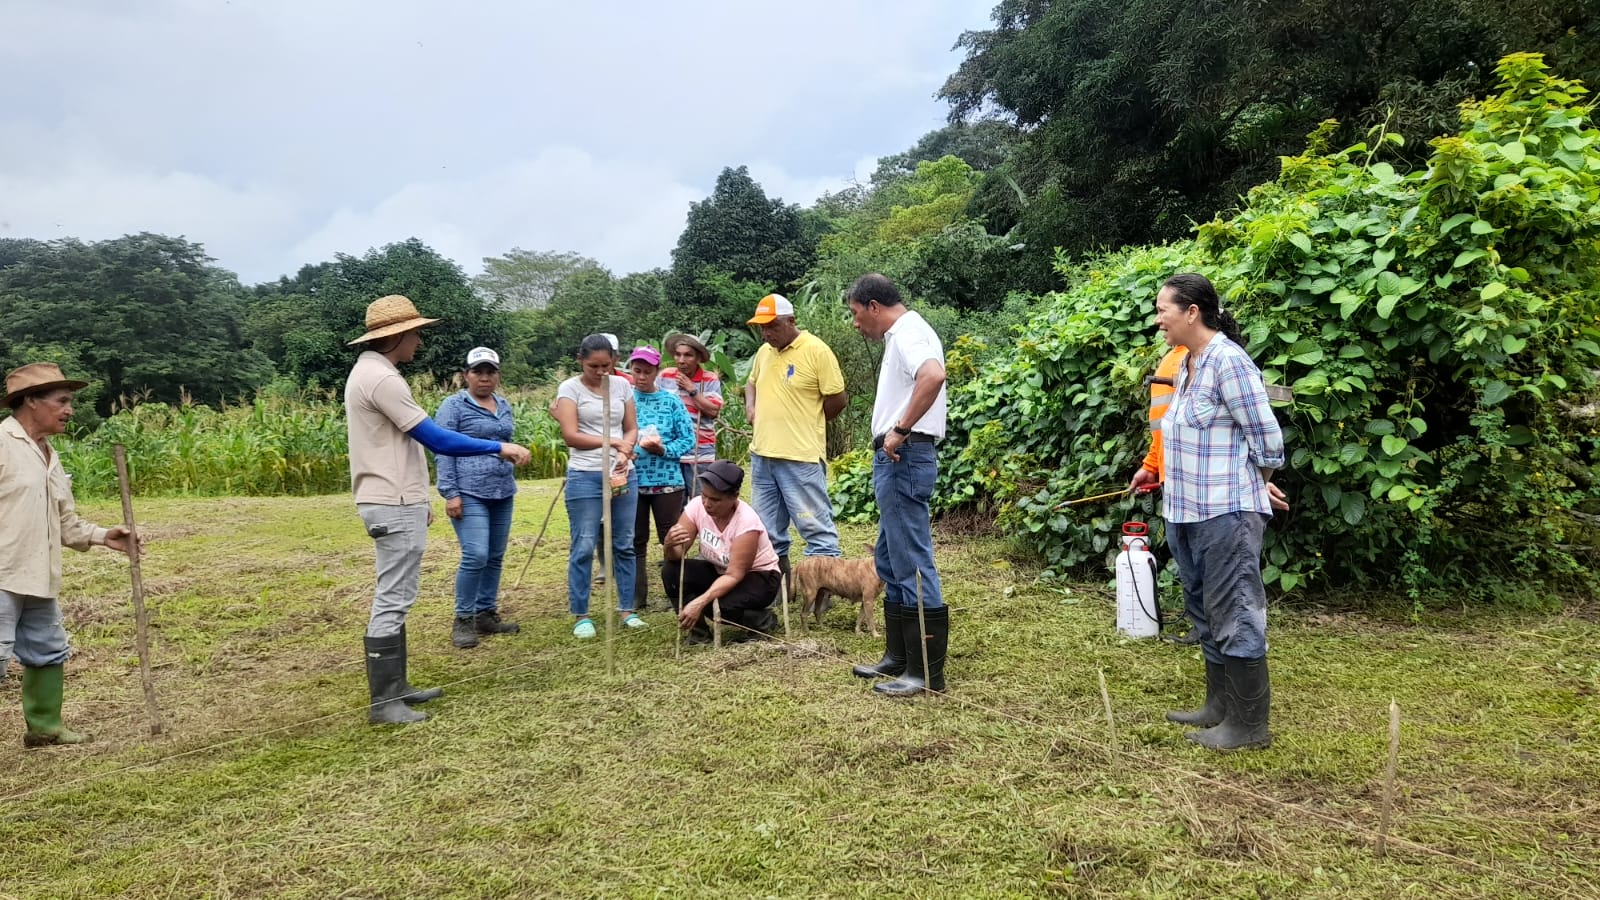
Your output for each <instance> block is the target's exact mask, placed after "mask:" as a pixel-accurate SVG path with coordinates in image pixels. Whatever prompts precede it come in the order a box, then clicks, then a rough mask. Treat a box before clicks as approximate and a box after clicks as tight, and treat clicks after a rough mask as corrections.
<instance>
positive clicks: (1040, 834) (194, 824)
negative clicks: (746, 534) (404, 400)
mask: <svg viewBox="0 0 1600 900" xmlns="http://www.w3.org/2000/svg"><path fill="white" fill-rule="evenodd" d="M556 485H557V482H555V481H542V482H527V483H525V484H524V485H523V492H522V493H521V494H520V495H519V500H518V505H517V511H516V526H515V529H514V531H513V546H512V549H511V552H510V553H509V554H508V557H507V560H506V579H505V591H504V592H503V597H502V611H503V613H504V614H505V615H506V617H507V618H508V619H511V620H513V621H518V622H520V623H521V624H522V627H523V630H522V633H520V634H517V635H505V636H495V637H490V638H486V639H485V640H484V641H483V643H482V644H481V645H480V646H479V647H478V648H476V649H474V650H470V651H462V650H456V649H454V648H453V647H451V645H450V617H451V599H450V598H451V592H452V585H453V579H454V566H455V561H456V552H457V551H456V546H455V541H454V535H453V534H452V532H451V530H450V527H449V525H448V524H447V522H445V521H444V520H443V518H442V517H441V519H440V521H438V522H436V523H435V525H434V527H433V531H432V534H431V535H430V544H429V548H428V552H427V556H426V558H425V560H424V566H423V569H424V574H423V585H422V596H421V599H420V601H419V602H418V604H417V606H416V608H415V609H414V611H413V612H412V614H411V618H410V626H409V636H410V647H411V678H412V681H413V682H414V683H416V684H418V685H422V686H431V685H439V684H443V685H446V696H445V697H444V698H443V699H441V700H438V701H435V702H433V703H431V704H428V706H427V707H425V708H426V710H427V711H428V712H429V713H430V714H431V715H432V716H433V719H432V720H431V721H429V722H426V723H423V724H421V725H415V726H407V727H398V728H396V727H388V728H374V727H370V726H368V725H367V724H366V723H365V714H364V710H362V709H361V707H362V706H363V705H364V704H365V702H366V682H365V676H364V670H363V665H362V656H361V649H360V648H361V634H362V631H363V628H364V625H365V620H366V613H367V605H368V601H369V598H370V592H371V582H372V573H371V567H372V545H371V541H370V539H368V538H367V537H366V535H365V534H364V533H363V532H362V530H361V528H360V522H359V520H358V518H357V517H356V514H355V510H354V507H353V505H352V504H351V502H350V501H349V499H348V497H344V496H330V497H310V498H282V499H264V498H250V499H221V500H191V499H161V500H142V501H140V502H139V509H138V513H139V517H140V521H141V526H142V530H143V531H144V533H145V535H146V537H147V540H148V542H149V547H148V551H147V554H146V557H145V561H144V577H145V584H146V589H147V594H148V602H149V603H150V606H151V610H152V625H153V635H152V643H153V647H154V663H155V673H156V691H157V696H158V698H159V700H160V702H161V707H162V711H163V715H164V716H165V717H166V722H167V730H166V733H165V734H163V735H162V736H160V737H152V736H150V735H149V733H148V723H147V722H146V720H145V713H144V707H143V699H142V694H141V691H140V686H139V678H138V666H137V659H136V657H135V655H134V652H133V649H132V647H133V630H132V624H131V623H132V616H131V613H130V612H129V603H128V582H127V566H126V564H125V562H123V561H122V560H121V559H120V557H117V556H115V555H113V554H111V553H108V552H106V551H104V550H96V551H94V552H93V553H90V554H68V559H67V563H68V568H67V579H66V587H65V590H64V596H63V601H64V607H65V609H66V611H67V620H68V626H69V628H70V629H71V630H72V631H73V635H74V645H75V647H76V648H77V655H76V656H75V657H74V659H73V660H72V662H70V663H69V664H68V673H69V674H68V694H67V709H66V712H67V721H68V722H69V723H70V724H72V725H73V726H74V727H79V728H81V729H83V730H87V731H89V732H91V733H93V734H94V736H95V742H94V743H92V744H89V745H87V746H85V747H81V748H70V749H69V748H60V749H52V750H46V751H31V752H24V751H23V750H22V748H21V743H20V740H18V739H17V736H18V735H19V734H20V732H21V730H22V721H21V715H20V711H19V709H18V698H17V688H16V679H15V677H13V678H12V679H11V680H9V681H7V682H5V684H4V687H0V735H10V737H6V738H5V744H4V745H3V748H0V798H4V800H5V802H4V805H3V810H4V811H3V812H0V847H4V848H6V849H5V851H4V853H5V862H4V863H3V864H0V896H5V897H10V896H15V897H44V896H49V897H87V896H124V897H156V896H160V897H165V896H182V897H189V896H211V897H266V896H272V897H317V898H321V897H401V896H406V897H522V896H608V897H609V896H646V895H648V896H696V897H749V896H785V897H788V896H865V895H872V896H880V895H883V894H886V893H887V894H892V895H912V896H924V897H972V896H1083V897H1121V896H1160V897H1189V896H1196V897H1199V896H1204V897H1263V896H1265V897H1386V898H1387V897H1428V898H1438V897H1490V896H1493V897H1549V896H1595V895H1597V894H1600V789H1597V788H1596V780H1597V779H1596V773H1597V772H1600V714H1597V712H1596V707H1595V693H1596V691H1597V690H1600V661H1597V656H1596V654H1595V652H1594V647H1595V646H1596V641H1597V639H1600V622H1597V618H1600V616H1597V615H1596V610H1595V609H1594V608H1593V607H1581V606H1580V607H1569V608H1568V609H1567V610H1566V611H1565V612H1561V613H1557V614H1537V615H1534V614H1527V613H1508V612H1503V611H1481V612H1469V613H1458V614H1453V615H1436V616H1434V617H1433V618H1431V619H1429V620H1428V621H1425V622H1422V623H1420V624H1412V623H1411V622H1409V621H1408V620H1407V618H1406V616H1405V614H1403V613H1400V612H1396V613H1394V614H1392V615H1391V614H1388V613H1386V612H1384V611H1382V610H1380V611H1378V612H1366V613H1362V614H1354V613H1340V612H1332V613H1330V612H1326V611H1323V612H1306V611H1281V610H1274V611H1273V613H1272V625H1271V638H1272V667H1273V670H1272V674H1273V688H1274V708H1273V730H1274V732H1275V734H1276V742H1275V743H1274V745H1273V747H1272V748H1271V749H1269V750H1266V751H1262V752H1258V753H1243V754H1234V755H1218V754H1213V753H1210V752H1207V751H1205V750H1202V749H1200V748H1198V747H1196V746H1194V745H1192V744H1190V743H1189V742H1187V741H1185V740H1184V739H1183V729H1182V728H1179V727H1177V726H1173V725H1169V724H1167V723H1166V722H1165V721H1164V720H1163V718H1162V716H1163V713H1164V712H1165V711H1166V710H1167V709H1170V708H1173V707H1178V706H1190V705H1193V704H1194V703H1195V702H1196V701H1197V700H1198V699H1199V698H1200V695H1201V690H1202V685H1201V680H1202V677H1203V675H1202V668H1201V664H1200V662H1199V659H1198V654H1197V653H1196V652H1195V651H1194V650H1193V649H1192V648H1178V647H1175V646H1173V645H1171V644H1169V643H1162V642H1156V641H1132V640H1126V639H1122V638H1120V637H1119V636H1118V635H1117V634H1116V633H1115V631H1114V629H1113V619H1114V611H1113V609H1112V606H1111V603H1110V599H1109V595H1108V592H1107V590H1106V589H1105V588H1104V586H1103V585H1100V584H1095V585H1078V586H1073V587H1071V588H1061V587H1051V586H1044V585H1039V584H1036V583H1034V580H1033V577H1032V574H1031V573H1030V572H1029V571H1027V570H1026V569H1024V568H1021V567H1020V566H1018V565H1017V564H1015V563H1014V562H1013V561H1009V560H1008V559H1007V558H1006V557H1005V555H1004V552H1003V549H1002V548H1003V545H1002V543H1001V542H1000V541H998V540H996V539H993V538H982V537H973V536H971V535H967V534H963V535H961V536H959V538H955V537H952V538H951V539H950V540H947V541H944V542H942V543H941V544H940V546H939V561H940V568H941V572H942V574H943V578H944V584H945V589H946V593H947V597H946V599H947V601H948V602H949V603H950V604H951V606H952V607H953V613H952V616H951V619H952V639H951V648H950V660H949V664H948V675H949V679H950V695H949V696H947V697H930V698H920V699H916V700H912V701H891V700H886V699H884V698H880V697H876V696H873V695H871V694H870V692H869V691H868V688H867V684H866V683H865V682H862V681H860V680H857V679H855V678H853V677H851V676H850V674H849V669H848V667H847V665H846V664H845V660H847V659H848V660H851V661H858V662H859V661H865V660H870V659H876V658H877V656H878V655H879V654H880V653H881V650H882V642H881V640H874V639H873V638H871V637H868V636H862V637H858V636H856V635H855V634H854V633H853V632H852V625H853V622H854V609H853V608H852V607H850V606H848V605H841V606H839V607H836V608H835V609H834V610H833V611H832V612H831V613H830V614H829V616H828V618H827V620H826V621H825V622H824V624H823V626H822V628H820V629H817V628H813V629H811V630H810V631H809V632H804V633H802V631H801V626H800V621H799V616H798V614H797V613H795V614H794V615H792V617H791V624H792V627H793V629H794V633H793V635H792V638H793V646H785V645H783V644H781V643H768V644H743V645H738V646H730V647H727V648H724V649H723V650H721V651H714V650H712V649H710V648H707V647H691V648H685V649H684V651H683V657H682V659H681V660H675V659H674V647H673V643H674V639H673V629H672V626H671V619H670V617H669V616H668V614H666V613H665V612H663V611H661V601H660V600H659V599H657V598H659V597H660V590H659V585H656V586H655V589H654V590H652V592H651V596H652V598H653V609H652V610H651V611H650V612H647V613H646V614H645V618H646V620H647V621H649V622H650V624H651V625H652V627H651V628H650V629H649V630H648V631H645V632H643V633H634V632H627V633H624V632H626V630H625V629H620V628H619V629H618V635H617V638H616V649H615V655H616V660H617V669H618V672H617V674H616V675H615V676H612V677H608V676H607V675H606V669H605V662H604V658H605V657H604V650H603V640H595V641H589V642H578V641H576V640H574V639H573V638H572V637H571V634H570V627H571V624H570V623H571V620H570V618H569V617H568V616H567V615H566V613H565V558H566V534H565V515H564V510H562V509H560V508H558V509H557V510H556V514H555V517H554V519H553V520H552V522H551V525H550V534H549V535H547V537H546V544H545V545H544V546H542V547H541V548H540V550H539V553H538V556H537V558H536V559H535V560H534V563H533V565H532V567H531V568H530V569H529V572H528V577H527V580H526V581H525V582H524V585H523V587H522V588H521V589H520V590H515V591H513V590H511V587H510V585H511V584H512V582H514V581H515V579H516V574H517V572H518V571H519V570H520V569H521V567H522V564H523V562H524V560H525V558H526V554H527V547H528V544H529V543H531V541H532V539H533V535H534V533H535V532H536V530H537V528H538V524H539V522H540V521H542V519H543V516H544V513H545V510H546V509H547V508H548V506H549V504H550V500H551V498H552V497H553V495H554V493H555V489H556ZM82 511H83V512H84V514H85V515H87V516H89V517H91V518H96V519H98V520H100V521H102V522H110V521H115V520H117V519H118V518H120V512H119V510H118V509H117V508H116V507H115V506H114V505H113V504H105V503H85V504H83V506H82ZM871 536H872V535H871V532H870V530H869V529H866V528H855V529H851V528H847V529H846V535H845V541H844V544H845V546H847V547H859V546H861V544H862V543H863V542H864V541H865V540H868V539H870V538H871ZM604 589H605V590H609V589H610V585H607V586H606V587H605V588H604ZM596 590H597V592H598V591H599V590H601V588H599V587H597V588H596ZM597 608H603V606H599V605H598V604H597ZM791 612H794V611H793V610H791ZM603 633H604V628H603V627H602V634H603ZM1102 670H1103V671H1104V673H1105V678H1106V683H1107V686H1108V689H1109V692H1110V696H1111V700H1112V704H1113V708H1114V712H1115V716H1116V724H1117V729H1116V733H1117V737H1118V739H1119V741H1120V744H1121V749H1120V752H1119V751H1116V750H1113V749H1112V748H1110V747H1109V746H1107V742H1108V729H1107V727H1106V722H1105V712H1104V708H1103V704H1102V700H1101V696H1100V690H1099V681H1098V674H1097V673H1098V672H1100V671H1102ZM1391 697H1392V698H1394V699H1396V700H1397V701H1398V702H1399V704H1400V706H1401V709H1402V711H1403V721H1402V744H1401V754H1400V777H1399V784H1398V791H1397V798H1396V807H1395V812H1394V817H1393V826H1392V830H1391V842H1390V850H1389V855H1388V856H1387V857H1386V858H1384V859H1378V858H1376V857H1375V856H1374V854H1373V835H1372V832H1373V831H1375V829H1376V828H1377V824H1378V821H1379V814H1380V809H1379V805H1380V802H1381V798H1382V794H1383V785H1382V771H1383V766H1384V761H1385V756H1386V752H1387V737H1386V734H1387V710H1388V705H1389V700H1390V698H1391ZM1338 823H1344V824H1343V825H1341V824H1338ZM1347 826H1348V827H1347ZM1417 845H1420V847H1419V846H1417Z"/></svg>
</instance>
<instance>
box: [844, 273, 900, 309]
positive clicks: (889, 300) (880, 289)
mask: <svg viewBox="0 0 1600 900" xmlns="http://www.w3.org/2000/svg"><path fill="white" fill-rule="evenodd" d="M874 300H876V301H877V302H878V305H879V306H899V305H900V304H901V303H904V302H905V301H904V300H903V299H902V298H901V297H900V289H899V288H897V287H895V286H894V282H892V281H890V280H889V279H888V278H885V277H884V276H882V275H879V274H878V273H877V272H869V273H868V274H866V275H863V276H861V277H860V278H857V279H856V280H855V281H853V282H851V283H850V289H849V290H847V291H845V292H844V302H845V303H847V304H848V303H858V304H860V305H862V306H866V305H867V304H868V303H871V302H873V301H874Z"/></svg>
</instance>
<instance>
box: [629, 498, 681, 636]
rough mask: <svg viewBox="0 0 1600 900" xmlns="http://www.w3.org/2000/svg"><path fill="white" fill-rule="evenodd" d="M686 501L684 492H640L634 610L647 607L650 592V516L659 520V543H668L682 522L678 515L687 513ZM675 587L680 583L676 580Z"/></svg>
mask: <svg viewBox="0 0 1600 900" xmlns="http://www.w3.org/2000/svg"><path fill="white" fill-rule="evenodd" d="M683 503H684V500H683V491H673V492H672V493H670V494H646V493H645V492H643V491H640V492H639V511H638V513H637V514H636V515H635V516H634V517H633V558H634V570H635V571H636V572H638V577H637V578H636V579H635V580H634V582H633V608H634V609H644V602H645V597H646V596H648V595H649V593H650V578H649V576H648V575H646V574H645V573H647V572H649V571H650V569H649V567H648V566H647V565H646V563H648V562H649V560H650V519H651V518H654V519H655V520H656V543H657V544H663V543H666V540H667V532H668V531H671V530H672V526H674V525H676V524H678V516H680V515H682V514H683ZM673 586H674V587H676V586H677V584H676V582H674V584H673Z"/></svg>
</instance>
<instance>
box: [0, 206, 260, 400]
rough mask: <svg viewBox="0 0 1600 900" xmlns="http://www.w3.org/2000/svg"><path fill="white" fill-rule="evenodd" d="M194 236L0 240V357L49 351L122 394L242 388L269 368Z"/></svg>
mask: <svg viewBox="0 0 1600 900" xmlns="http://www.w3.org/2000/svg"><path fill="white" fill-rule="evenodd" d="M211 262H212V260H211V257H209V256H207V255H206V254H205V251H204V250H203V249H202V248H201V246H200V245H199V244H195V243H191V242H190V241H186V240H184V239H183V238H175V237H166V236H163V235H158V234H148V233H146V234H135V235H128V236H127V237H121V238H116V239H114V240H108V241H98V242H92V243H86V242H84V241H79V240H76V239H70V238H69V239H64V240H59V241H50V242H38V241H8V242H5V246H4V247H0V264H3V267H0V367H3V368H4V369H6V370H9V369H11V368H13V367H15V366H18V365H22V364H24V363H28V362H39V361H51V362H56V363H58V364H60V365H61V366H62V368H63V369H64V370H65V371H66V372H68V373H69V376H78V377H82V378H83V379H84V380H87V381H90V382H93V384H92V387H91V391H90V392H89V393H87V394H86V395H85V397H86V398H90V399H93V401H94V404H95V409H96V411H97V412H98V413H99V414H100V415H101V416H105V415H109V414H110V412H111V407H112V405H113V404H114V403H115V402H117V401H118V400H119V399H122V398H133V397H136V396H137V397H147V398H149V399H154V400H159V401H165V402H169V403H175V402H178V401H180V400H182V399H184V397H185V395H187V396H188V397H191V398H193V399H195V400H198V401H200V402H204V403H214V402H217V401H220V400H226V399H237V398H239V397H247V396H249V395H251V394H253V393H254V391H255V389H256V388H257V387H258V386H260V385H261V384H262V383H264V382H265V381H266V380H267V379H269V378H270V377H271V376H272V364H271V362H270V361H269V360H268V359H267V357H266V356H265V355H263V354H261V353H259V352H257V351H256V350H254V349H253V348H251V347H250V346H249V345H248V343H247V342H246V340H245V337H244V333H243V327H242V323H243V311H244V306H243V296H244V290H243V288H242V287H241V286H240V285H239V281H238V279H237V278H236V277H235V276H234V275H233V273H231V272H228V271H226V270H223V269H219V268H217V267H215V266H213V265H211Z"/></svg>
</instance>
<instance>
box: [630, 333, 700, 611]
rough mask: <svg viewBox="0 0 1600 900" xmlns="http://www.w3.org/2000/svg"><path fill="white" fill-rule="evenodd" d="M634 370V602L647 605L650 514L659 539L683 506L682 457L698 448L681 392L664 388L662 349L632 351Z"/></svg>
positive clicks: (645, 348) (665, 536) (663, 539)
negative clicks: (660, 377)
mask: <svg viewBox="0 0 1600 900" xmlns="http://www.w3.org/2000/svg"><path fill="white" fill-rule="evenodd" d="M628 371H629V373H631V374H632V375H633V406H634V415H635V416H637V417H638V420H639V443H638V447H637V450H636V451H635V453H634V463H633V465H634V471H636V472H637V473H638V474H639V509H638V513H637V515H636V516H635V517H634V527H633V556H634V559H635V566H636V571H637V572H638V576H637V577H636V578H635V579H634V583H633V608H634V609H644V608H645V602H646V598H647V596H648V594H649V590H650V575H649V569H648V568H647V567H646V566H645V562H646V561H647V560H648V559H649V554H650V519H649V518H647V517H649V516H654V517H655V520H656V539H657V540H658V541H665V540H666V539H667V532H668V531H669V530H671V528H672V526H673V525H674V524H675V523H676V522H677V521H678V515H679V514H680V513H682V512H683V502H684V496H685V494H684V488H685V485H684V483H683V469H682V467H681V466H679V464H678V458H679V457H681V456H683V455H684V454H686V453H688V452H689V451H690V450H692V449H694V440H695V434H694V423H693V422H691V421H690V420H689V413H688V412H686V411H685V410H684V408H683V404H682V403H680V402H679V401H678V398H677V396H676V395H674V394H672V393H670V392H668V391H663V390H660V389H659V386H658V384H657V376H658V375H660V373H661V354H660V353H659V352H657V351H656V349H655V348H654V347H636V348H634V351H633V354H632V355H630V356H629V357H628Z"/></svg>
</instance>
